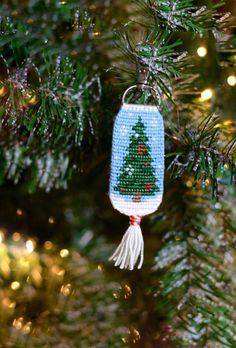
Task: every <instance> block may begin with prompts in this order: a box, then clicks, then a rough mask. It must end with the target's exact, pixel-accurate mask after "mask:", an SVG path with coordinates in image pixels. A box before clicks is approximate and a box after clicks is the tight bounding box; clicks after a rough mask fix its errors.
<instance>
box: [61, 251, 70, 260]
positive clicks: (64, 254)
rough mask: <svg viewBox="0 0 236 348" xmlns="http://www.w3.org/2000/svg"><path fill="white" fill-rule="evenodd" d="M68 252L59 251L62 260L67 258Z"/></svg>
mask: <svg viewBox="0 0 236 348" xmlns="http://www.w3.org/2000/svg"><path fill="white" fill-rule="evenodd" d="M69 254H70V253H69V250H68V249H61V251H60V256H61V257H62V258H65V257H68V256H69Z"/></svg>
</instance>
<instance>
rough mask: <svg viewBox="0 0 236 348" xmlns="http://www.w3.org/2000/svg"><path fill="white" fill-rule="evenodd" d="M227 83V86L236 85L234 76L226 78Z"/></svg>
mask: <svg viewBox="0 0 236 348" xmlns="http://www.w3.org/2000/svg"><path fill="white" fill-rule="evenodd" d="M227 83H228V85H229V86H231V87H234V86H235V85H236V76H235V75H230V76H228V78H227Z"/></svg>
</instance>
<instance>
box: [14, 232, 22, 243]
mask: <svg viewBox="0 0 236 348" xmlns="http://www.w3.org/2000/svg"><path fill="white" fill-rule="evenodd" d="M20 239H21V234H20V233H19V232H14V233H13V235H12V240H14V242H19V240H20Z"/></svg>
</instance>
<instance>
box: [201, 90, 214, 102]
mask: <svg viewBox="0 0 236 348" xmlns="http://www.w3.org/2000/svg"><path fill="white" fill-rule="evenodd" d="M212 96H213V92H212V90H211V89H210V88H207V89H204V91H202V93H201V100H202V101H207V100H210V99H211V98H212Z"/></svg>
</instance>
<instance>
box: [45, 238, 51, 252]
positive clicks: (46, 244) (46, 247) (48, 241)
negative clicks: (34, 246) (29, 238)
mask: <svg viewBox="0 0 236 348" xmlns="http://www.w3.org/2000/svg"><path fill="white" fill-rule="evenodd" d="M44 248H45V249H46V250H50V249H52V248H53V243H52V242H51V241H50V240H47V241H46V242H45V243H44Z"/></svg>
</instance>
